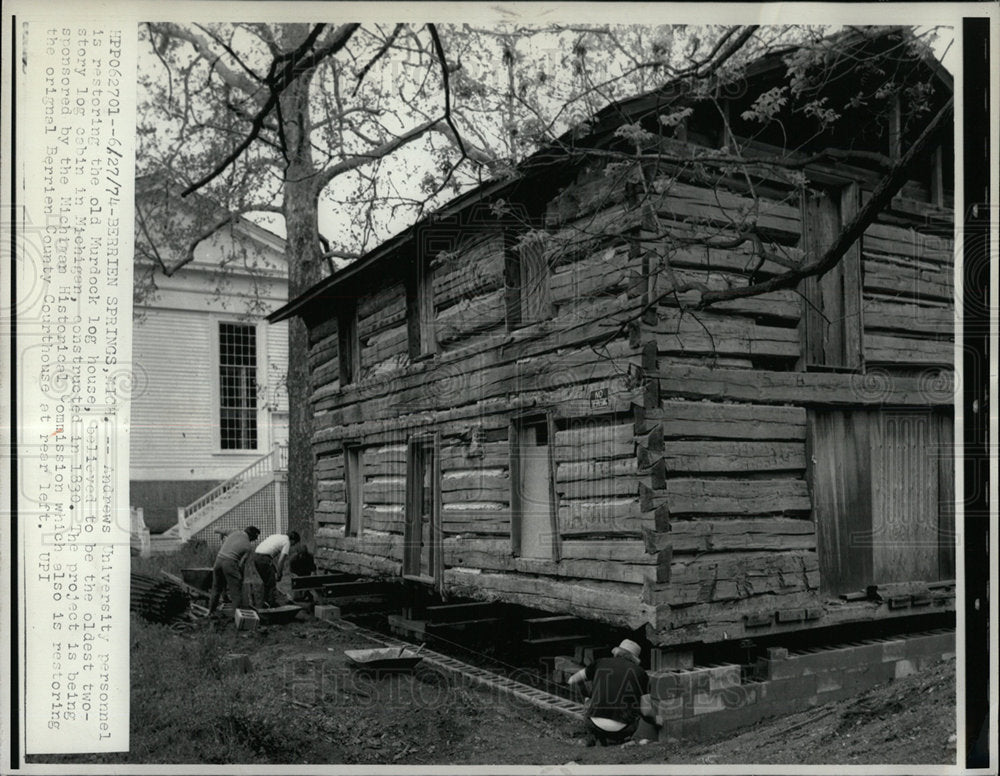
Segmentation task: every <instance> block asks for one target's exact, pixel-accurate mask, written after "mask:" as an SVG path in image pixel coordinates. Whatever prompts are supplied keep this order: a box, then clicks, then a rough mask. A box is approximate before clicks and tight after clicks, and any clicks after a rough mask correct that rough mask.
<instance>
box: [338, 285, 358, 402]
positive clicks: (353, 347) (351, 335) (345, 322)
mask: <svg viewBox="0 0 1000 776" xmlns="http://www.w3.org/2000/svg"><path fill="white" fill-rule="evenodd" d="M337 331H338V333H339V337H338V348H339V350H340V385H341V386H345V385H350V384H351V383H353V382H354V381H356V380H358V379H360V377H361V342H360V340H359V339H358V307H357V302H356V301H355V300H353V299H351V300H348V301H346V302H345V304H344V306H343V307H342V308H341V311H340V314H339V316H338V320H337Z"/></svg>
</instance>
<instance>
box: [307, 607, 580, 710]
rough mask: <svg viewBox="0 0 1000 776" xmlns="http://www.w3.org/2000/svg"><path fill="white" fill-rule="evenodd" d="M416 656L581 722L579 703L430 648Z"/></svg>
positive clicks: (345, 626) (357, 629)
mask: <svg viewBox="0 0 1000 776" xmlns="http://www.w3.org/2000/svg"><path fill="white" fill-rule="evenodd" d="M324 622H326V623H328V624H330V625H333V626H334V627H335V628H339V629H340V630H342V631H345V632H350V633H357V634H358V635H361V636H364V637H365V638H367V639H370V640H371V641H374V642H376V643H377V644H381V645H383V646H386V647H412V646H413V644H411V643H410V642H408V641H402V640H400V639H396V638H393V637H392V636H386V635H385V634H383V633H379V632H378V631H374V630H371V629H370V628H365V627H364V626H361V625H355V624H354V623H347V622H344V621H338V620H324ZM420 654H421V656H422V657H423V658H424V660H426V661H427V662H428V663H431V664H432V665H434V666H436V667H438V668H440V669H442V670H445V671H449V672H451V673H455V674H459V675H460V676H463V677H464V678H466V679H468V680H470V681H472V682H473V683H475V684H479V685H482V686H485V687H489V688H491V689H494V690H497V691H499V692H501V693H504V694H505V695H510V696H511V697H514V698H517V699H518V700H522V701H525V702H527V703H530V704H531V705H533V706H538V707H539V708H542V709H546V710H548V711H556V712H559V713H560V714H565V715H567V716H570V717H573V718H574V719H581V718H582V717H583V714H584V711H585V708H584V706H583V705H582V704H580V703H577V702H576V701H571V700H569V699H567V698H560V697H559V696H558V695H553V694H552V693H550V692H545V690H539V689H537V688H535V687H532V686H531V685H527V684H524V683H523V682H518V681H516V680H514V679H508V678H507V677H506V676H501V675H499V674H496V673H493V672H492V671H487V670H485V669H483V668H477V667H476V666H471V665H469V664H468V663H463V662H462V661H461V660H456V659H455V658H453V657H448V656H447V655H442V654H441V653H440V652H435V651H434V650H432V649H426V648H424V649H422V650H421V651H420Z"/></svg>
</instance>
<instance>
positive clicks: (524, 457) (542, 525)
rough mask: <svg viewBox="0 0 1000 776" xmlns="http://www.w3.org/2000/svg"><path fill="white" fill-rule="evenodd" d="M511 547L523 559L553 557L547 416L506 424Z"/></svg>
mask: <svg viewBox="0 0 1000 776" xmlns="http://www.w3.org/2000/svg"><path fill="white" fill-rule="evenodd" d="M509 433H510V468H511V476H510V483H511V498H510V507H511V549H512V551H513V553H514V555H517V556H520V557H523V558H536V559H541V560H557V559H558V556H559V534H558V525H557V520H556V515H557V510H556V495H555V479H554V470H555V462H554V451H553V446H552V441H553V437H554V433H553V424H552V418H551V417H550V416H547V415H545V416H537V415H536V416H529V417H526V418H519V419H515V420H514V421H512V422H511V425H510V431H509Z"/></svg>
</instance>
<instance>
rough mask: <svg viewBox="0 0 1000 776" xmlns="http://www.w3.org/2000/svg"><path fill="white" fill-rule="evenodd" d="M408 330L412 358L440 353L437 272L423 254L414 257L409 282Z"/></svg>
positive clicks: (407, 296) (407, 283)
mask: <svg viewBox="0 0 1000 776" xmlns="http://www.w3.org/2000/svg"><path fill="white" fill-rule="evenodd" d="M406 330H407V338H408V341H409V349H410V358H411V359H416V358H421V357H423V356H429V355H433V354H434V353H437V350H438V343H437V332H436V327H435V310H434V272H433V270H432V269H431V266H430V259H429V258H425V257H423V256H419V257H417V259H416V260H415V261H414V266H413V271H412V272H411V274H410V276H409V278H407V282H406Z"/></svg>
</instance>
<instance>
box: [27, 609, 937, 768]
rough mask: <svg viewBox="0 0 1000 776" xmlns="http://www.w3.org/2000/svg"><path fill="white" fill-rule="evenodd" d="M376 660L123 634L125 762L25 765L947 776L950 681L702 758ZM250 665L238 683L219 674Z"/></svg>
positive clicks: (324, 636) (238, 638) (315, 643)
mask: <svg viewBox="0 0 1000 776" xmlns="http://www.w3.org/2000/svg"><path fill="white" fill-rule="evenodd" d="M372 646H375V645H374V644H372V642H371V641H369V640H368V639H366V638H364V637H363V636H361V635H360V634H358V633H351V632H345V631H342V630H339V629H337V628H335V627H332V626H330V625H328V624H326V623H322V622H319V621H316V620H313V619H300V620H299V621H297V622H295V623H293V624H291V625H288V626H283V627H270V628H267V629H262V630H259V631H255V632H237V631H236V630H235V629H234V627H233V625H232V623H231V622H229V621H221V620H220V621H213V622H209V621H201V622H198V623H194V624H191V625H189V626H186V627H184V628H181V629H177V628H174V629H171V628H168V627H166V626H160V625H151V624H148V623H145V622H143V621H142V620H139V619H135V618H134V619H133V638H132V690H131V703H132V709H131V731H132V732H131V739H132V741H131V751H130V752H129V753H128V754H124V753H123V754H117V755H104V756H87V757H81V756H77V757H60V758H44V757H42V758H33V759H34V761H36V762H54V761H59V762H105V763H128V762H143V763H288V764H293V763H351V764H384V765H394V766H395V765H431V764H544V765H554V766H558V765H563V764H566V763H576V764H579V765H580V766H586V765H588V764H613V763H621V764H649V765H650V769H651V770H652V769H654V768H655V765H656V764H667V763H673V764H677V763H691V764H733V763H735V764H754V763H791V764H814V763H816V764H819V763H843V764H848V763H852V764H862V763H890V764H894V763H907V764H909V763H927V764H939V763H953V762H954V761H955V757H956V750H955V744H954V740H955V739H954V733H955V721H954V714H955V677H954V672H955V665H954V662H953V661H949V662H943V663H941V664H939V665H937V666H935V667H934V668H933V669H931V670H929V671H926V672H924V673H922V674H918V675H915V676H911V677H907V678H904V679H901V680H898V681H895V682H890V683H888V684H885V685H882V686H879V687H876V688H874V689H873V690H871V691H869V692H867V693H865V694H863V695H860V696H858V697H856V698H854V699H851V700H848V701H843V702H841V703H837V704H831V705H828V706H824V707H819V708H816V709H812V710H810V711H809V712H805V713H801V714H796V715H793V716H788V717H784V718H780V719H773V720H768V721H765V722H763V723H761V724H758V725H757V726H755V727H752V728H748V729H746V730H744V731H739V733H738V734H736V735H733V734H729V735H727V736H725V737H723V738H720V739H719V740H716V741H709V742H705V743H699V744H685V745H678V744H661V743H658V742H652V743H648V744H646V745H640V744H638V743H633V744H630V745H626V746H617V747H608V748H601V747H593V748H588V747H585V746H584V745H583V743H582V739H581V738H579V727H578V725H577V724H576V723H575V722H574V720H572V719H570V718H568V717H565V716H562V715H559V714H556V713H551V712H546V711H544V710H541V709H537V708H535V707H533V706H530V705H527V704H524V703H521V702H517V701H514V700H512V699H510V698H508V697H506V696H503V695H500V694H494V693H491V692H489V691H487V690H484V689H482V688H479V687H475V686H470V685H469V684H467V683H464V682H463V681H462V680H461V679H460V678H456V677H455V675H452V674H443V673H439V672H437V671H435V670H432V669H428V668H426V667H424V666H421V667H418V669H417V670H416V671H415V672H414V673H410V674H398V675H390V676H385V677H382V678H371V677H366V676H363V675H359V674H357V673H356V672H354V671H352V670H350V669H349V667H348V665H347V662H346V659H345V657H344V654H343V651H344V650H345V649H351V648H369V647H372ZM231 653H239V654H246V655H248V656H249V657H250V660H251V661H252V664H253V670H252V672H251V673H249V674H242V675H240V674H231V673H229V672H228V671H227V668H226V666H227V655H229V654H231Z"/></svg>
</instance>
